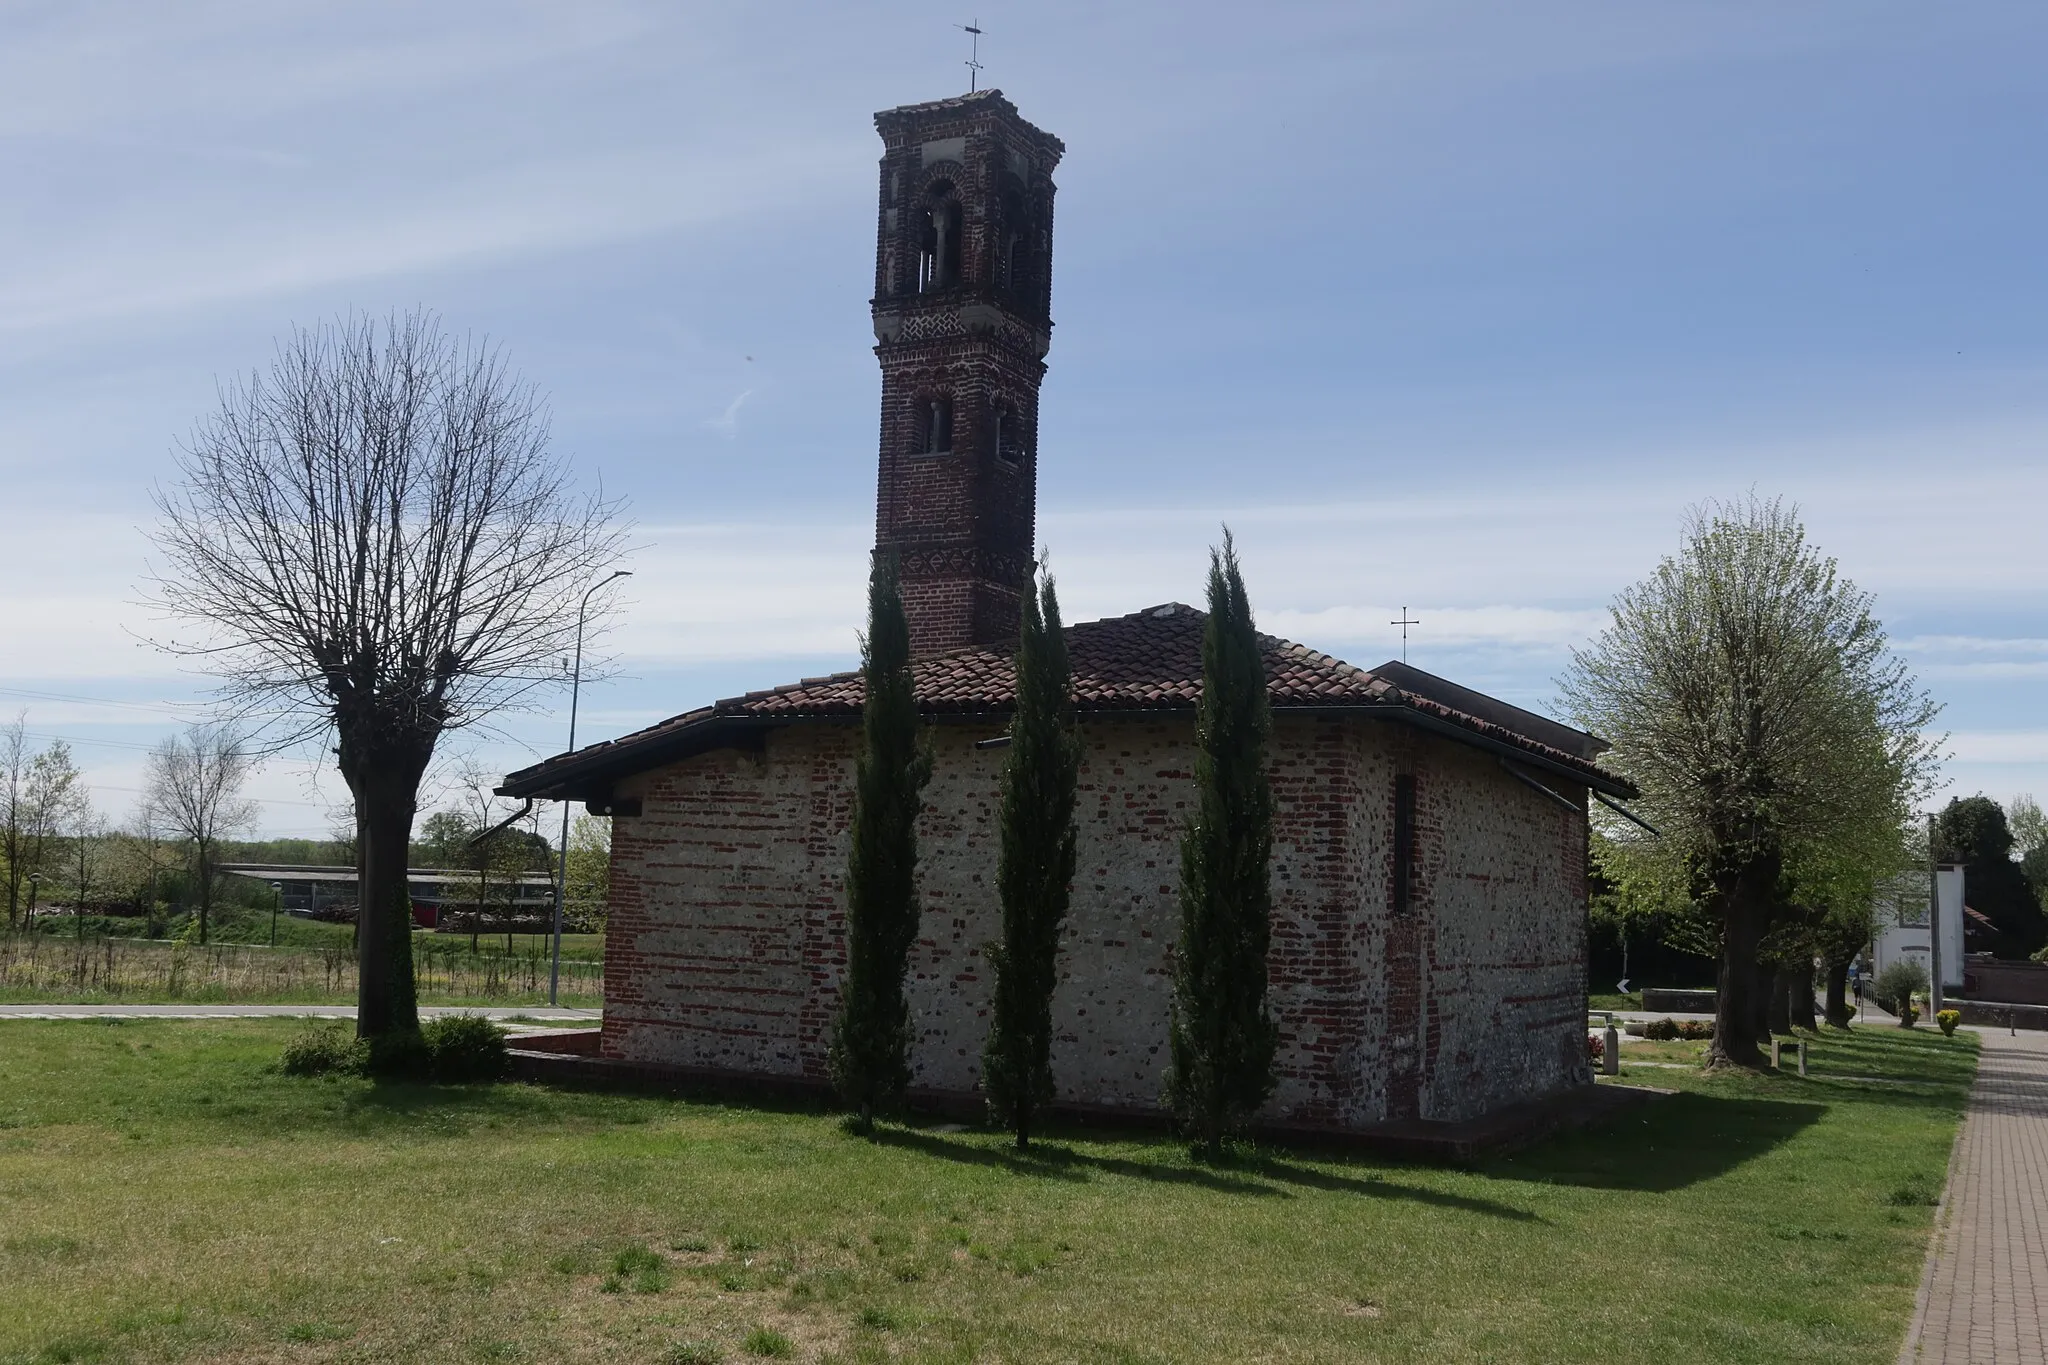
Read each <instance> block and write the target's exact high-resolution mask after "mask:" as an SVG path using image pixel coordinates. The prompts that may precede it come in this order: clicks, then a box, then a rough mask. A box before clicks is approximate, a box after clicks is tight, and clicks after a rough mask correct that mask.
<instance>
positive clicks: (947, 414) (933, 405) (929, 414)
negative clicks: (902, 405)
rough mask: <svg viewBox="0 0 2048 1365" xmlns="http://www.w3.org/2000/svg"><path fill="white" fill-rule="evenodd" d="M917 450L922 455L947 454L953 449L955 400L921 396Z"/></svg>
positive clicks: (918, 405)
mask: <svg viewBox="0 0 2048 1365" xmlns="http://www.w3.org/2000/svg"><path fill="white" fill-rule="evenodd" d="M916 430H917V450H918V453H919V454H922V455H945V454H947V453H949V452H950V451H951V450H952V449H953V400H952V399H950V398H945V397H937V396H935V397H929V398H921V399H919V400H918V404H917V428H916Z"/></svg>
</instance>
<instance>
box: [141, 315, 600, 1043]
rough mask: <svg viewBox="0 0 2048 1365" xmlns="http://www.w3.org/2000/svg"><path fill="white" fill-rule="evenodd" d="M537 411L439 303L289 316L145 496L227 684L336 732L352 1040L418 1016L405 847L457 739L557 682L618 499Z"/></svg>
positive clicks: (200, 649) (183, 604) (173, 600)
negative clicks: (448, 743)
mask: <svg viewBox="0 0 2048 1365" xmlns="http://www.w3.org/2000/svg"><path fill="white" fill-rule="evenodd" d="M548 440H549V431H548V416H547V409H546V404H545V403H544V401H543V400H542V399H541V398H540V396H539V395H538V394H537V393H536V392H535V391H534V389H533V387H532V386H531V385H529V384H528V383H526V382H525V381H524V380H522V379H520V378H519V377H518V376H516V375H515V374H514V373H513V372H512V371H511V370H510V369H509V368H508V366H507V365H506V363H505V360H504V357H503V354H502V353H501V352H500V351H498V350H496V349H494V348H491V347H489V346H483V345H478V344H475V343H471V342H458V341H456V340H454V339H453V338H450V337H447V336H444V335H443V334H442V332H441V330H440V327H439V325H438V323H437V322H436V321H435V320H434V319H433V318H432V317H430V316H425V315H420V314H412V315H408V316H405V317H403V318H398V317H393V318H390V319H388V320H385V321H382V322H380V321H378V320H375V319H371V318H350V319H348V320H346V321H341V322H337V323H334V324H331V325H326V326H321V327H317V328H313V329H310V330H301V331H298V332H296V333H294V334H293V335H292V337H291V338H290V339H289V340H288V341H286V342H284V343H283V344H281V345H280V346H279V348H278V353H277V357H276V359H275V360H274V361H273V362H272V364H271V366H270V369H269V371H268V373H265V374H256V375H252V376H250V377H249V379H247V380H246V381H244V382H242V383H239V384H236V385H230V386H227V387H226V388H225V389H224V390H223V392H222V394H221V399H220V407H219V410H218V411H217V412H215V413H214V414H213V415H212V416H211V417H209V418H207V419H206V420H204V421H203V422H202V423H201V424H200V425H199V427H198V429H197V431H196V433H195V435H194V437H193V439H192V440H191V442H190V444H189V445H188V446H187V447H186V449H185V450H184V451H183V453H182V455H181V457H180V459H179V462H178V463H179V471H180V473H181V475H182V480H181V481H180V482H179V483H178V484H177V485H176V486H174V487H172V488H170V489H167V490H163V491H161V492H160V493H159V494H158V498H157V503H158V509H159V511H160V513H161V516H162V523H161V528H160V530H159V532H158V538H157V541H158V546H159V549H160V550H161V552H162V554H163V557H164V560H165V565H166V571H165V572H164V573H163V574H162V575H161V577H160V579H159V582H160V599H161V603H162V605H163V606H164V607H165V608H167V609H168V610H169V612H170V613H171V614H173V615H174V616H177V617H181V618H184V619H187V620H190V621H195V622H198V623H201V624H202V625H203V626H204V627H206V628H207V638H205V639H204V640H202V641H201V642H199V643H197V644H195V645H191V646H188V647H187V650H188V652H190V653H194V654H199V655H203V656H204V657H206V658H207V659H208V660H210V661H211V662H212V663H213V664H214V666H215V667H216V668H217V670H218V671H219V672H220V673H221V675H222V676H223V678H224V679H225V681H226V683H227V687H228V690H229V692H230V693H231V694H232V695H234V696H236V697H237V698H238V699H239V700H240V701H241V702H242V703H244V704H245V705H247V706H249V707H251V708H252V709H254V708H262V707H269V708H273V709H282V710H284V711H286V712H288V713H291V714H295V715H297V716H298V717H300V718H301V719H302V720H303V721H304V722H305V724H304V725H303V726H302V728H301V729H300V730H299V731H298V732H297V733H301V734H308V735H310V734H312V733H318V732H320V731H323V730H326V731H331V732H332V735H333V737H334V740H335V752H336V755H337V757H338V758H339V760H340V768H341V775H342V778H343V779H344V780H345V781H346V782H347V783H348V787H349V791H350V793H351V794H352V796H353V797H354V803H355V812H356V830H357V853H356V861H357V872H358V876H359V879H360V882H359V887H360V903H359V910H358V916H359V919H358V924H359V933H358V936H357V945H358V955H359V957H360V964H361V965H360V971H359V974H358V980H359V982H360V986H359V990H358V1005H359V1008H358V1010H357V1025H356V1028H357V1032H358V1033H359V1034H360V1035H362V1036H363V1037H366V1038H374V1037H377V1036H379V1035H382V1034H387V1033H395V1032H407V1031H412V1030H416V1029H417V1028H418V1011H417V1009H416V1007H415V1000H414V994H413V973H412V936H411V933H410V923H411V905H410V901H409V899H408V896H407V892H406V870H407V869H406V861H407V850H408V843H409V841H410V838H411V834H412V824H413V817H414V815H415V814H416V811H417V807H418V801H419V787H420V781H421V778H422V777H423V776H424V775H425V773H426V770H427V765H428V763H429V762H430V761H431V760H432V758H433V754H434V747H435V745H436V743H437V742H438V741H439V740H440V737H441V736H442V735H443V734H444V733H445V732H447V731H449V730H451V729H455V728H458V727H461V726H466V725H471V724H474V723H476V722H477V721H479V720H481V719H483V718H484V717H485V716H487V715H489V714H491V713H492V712H494V711H497V710H499V709H501V708H503V707H505V706H507V705H510V704H514V703H516V702H517V701H518V700H519V699H520V698H521V697H522V696H523V695H525V694H527V693H529V692H530V691H531V690H532V689H534V688H536V687H541V686H546V685H552V684H553V683H554V682H556V681H557V679H558V673H557V670H556V668H555V663H556V661H557V660H558V659H560V658H561V657H562V656H563V655H565V654H566V653H567V652H568V649H569V646H570V645H571V644H572V642H573V639H572V637H573V635H574V632H575V629H576V617H577V609H578V599H579V598H580V597H581V595H582V593H583V591H584V588H585V586H586V583H587V580H588V578H589V576H590V574H591V572H592V571H593V570H594V569H596V568H597V567H598V566H600V565H602V564H606V563H608V562H610V561H611V560H612V559H614V558H615V557H616V556H617V555H618V554H619V553H620V551H621V550H622V548H623V546H622V532H621V531H620V530H619V529H618V528H617V527H616V525H615V523H614V517H615V513H616V511H617V504H616V503H613V502H609V501H607V500H606V499H604V498H603V497H602V496H601V495H598V494H588V493H583V492H579V491H577V489H576V488H575V486H574V484H573V483H572V481H571V478H570V474H569V471H568V469H567V467H566V466H565V465H564V464H563V463H562V462H561V461H560V460H558V459H557V458H555V457H554V456H553V455H552V454H551V453H550V451H549V446H548Z"/></svg>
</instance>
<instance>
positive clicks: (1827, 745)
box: [1563, 498, 1936, 1066]
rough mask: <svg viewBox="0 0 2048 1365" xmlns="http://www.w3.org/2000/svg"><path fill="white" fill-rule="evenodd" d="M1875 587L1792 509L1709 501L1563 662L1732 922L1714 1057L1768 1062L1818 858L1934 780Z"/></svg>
mask: <svg viewBox="0 0 2048 1365" xmlns="http://www.w3.org/2000/svg"><path fill="white" fill-rule="evenodd" d="M1871 606H1872V602H1871V598H1870V597H1869V595H1868V594H1866V593H1864V592H1861V591H1859V590H1858V589H1857V588H1856V587H1855V585H1854V584H1852V583H1850V582H1848V581H1847V580H1845V579H1843V578H1842V576H1841V574H1840V572H1839V571H1838V569H1837V567H1836V565H1835V562H1834V561H1833V560H1832V559H1830V558H1828V557H1826V556H1825V555H1823V554H1821V553H1820V552H1819V550H1817V549H1816V548H1815V547H1814V546H1812V545H1811V544H1809V543H1808V541H1807V539H1806V531H1805V528H1804V527H1803V526H1801V525H1800V523H1799V520H1798V517H1797V514H1796V512H1795V511H1794V510H1793V509H1790V508H1787V507H1785V506H1784V505H1783V504H1782V503H1779V502H1765V501H1761V500H1759V499H1756V498H1750V499H1748V500H1746V501H1744V502H1740V503H1735V504H1732V505H1729V504H1724V505H1718V506H1716V505H1710V506H1709V507H1707V508H1705V509H1701V510H1696V511H1695V512H1693V513H1692V515H1691V517H1690V518H1689V520H1688V522H1687V525H1686V527H1685V532H1684V536H1683V539H1682V543H1681V546H1680V549H1679V551H1678V553H1677V554H1676V555H1673V556H1672V557H1670V558H1667V559H1666V560H1664V561H1663V562H1662V563H1661V564H1660V565H1658V567H1657V569H1656V571H1655V573H1653V574H1652V575H1651V576H1650V577H1649V578H1648V579H1646V580H1645V581H1643V582H1641V583H1638V584H1635V585H1634V586H1632V587H1630V588H1628V589H1626V590H1624V591H1623V592H1622V593H1621V594H1620V596H1619V597H1617V598H1616V600H1615V602H1614V605H1613V608H1612V623H1611V624H1610V625H1609V627H1608V628H1607V629H1606V630H1605V631H1603V632H1602V633H1601V635H1600V637H1599V638H1598V639H1597V640H1596V641H1594V643H1593V644H1592V645H1591V646H1589V647H1588V648H1586V649H1583V650H1578V651H1575V652H1574V654H1573V658H1572V666H1571V669H1570V670H1569V672H1568V673H1567V675H1566V677H1565V678H1564V679H1563V691H1564V694H1565V696H1566V698H1567V701H1568V702H1569V704H1570V706H1571V709H1572V711H1573V714H1574V715H1575V716H1576V717H1577V719H1578V720H1579V722H1580V724H1582V725H1583V726H1585V728H1587V729H1589V730H1592V731H1595V732H1596V733H1600V734H1603V735H1605V736H1606V737H1607V738H1608V739H1609V740H1611V741H1612V742H1613V744H1614V748H1613V750H1612V751H1611V752H1610V753H1609V755H1608V757H1607V762H1608V763H1609V764H1610V765H1611V766H1612V767H1614V768H1615V769H1617V770H1618V771H1620V772H1621V773H1623V774H1624V775H1625V776H1627V777H1629V778H1630V779H1632V780H1633V781H1634V782H1635V784H1636V785H1637V787H1638V788H1640V790H1641V792H1642V796H1641V799H1640V802H1639V806H1640V808H1641V809H1642V810H1643V813H1644V814H1645V815H1646V816H1647V817H1648V819H1649V820H1650V822H1651V823H1652V824H1654V825H1656V826H1657V827H1658V828H1659V829H1660V830H1661V831H1662V832H1663V835H1664V837H1663V838H1662V839H1661V840H1658V841H1656V848H1655V850H1654V851H1653V852H1652V853H1651V854H1650V856H1653V857H1655V858H1658V859H1659V860H1661V861H1663V862H1664V864H1665V867H1666V876H1667V878H1670V879H1673V880H1675V879H1678V878H1682V879H1683V884H1684V885H1685V886H1686V887H1687V890H1688V895H1689V898H1690V899H1691V900H1693V901H1694V902H1696V903H1698V904H1699V905H1700V906H1701V907H1702V909H1703V910H1704V912H1705V913H1706V914H1708V915H1709V916H1710V917H1711V919H1712V921H1713V923H1714V925H1715V926H1716V929H1717V937H1718V944H1717V947H1718V950H1719V956H1720V969H1719V978H1718V982H1717V985H1718V992H1717V1004H1716V1013H1717V1017H1716V1021H1715V1030H1714V1042H1713V1052H1712V1058H1713V1060H1714V1061H1715V1062H1716V1063H1736V1064H1740V1065H1744V1066H1761V1065H1762V1061H1763V1058H1762V1055H1761V1053H1760V1052H1759V1051H1758V1047H1757V1044H1758V1041H1759V1039H1760V1038H1761V1037H1762V1035H1763V1029H1764V1027H1765V1026H1766V1022H1767V1020H1766V1013H1767V1011H1766V1010H1765V1009H1764V1008H1763V1006H1765V1005H1767V1004H1768V1001H1769V998H1770V996H1771V993H1772V992H1771V987H1770V984H1769V982H1770V980H1771V978H1763V977H1762V976H1761V973H1762V969H1763V964H1764V963H1765V961H1766V951H1765V949H1766V943H1765V940H1766V936H1767V935H1768V934H1769V933H1770V932H1771V930H1772V929H1773V927H1774V925H1775V924H1776V923H1777V922H1778V921H1779V920H1781V919H1782V918H1784V917H1785V916H1784V913H1783V912H1784V911H1786V910H1787V909H1788V908H1789V907H1791V906H1793V905H1796V904H1798V901H1799V891H1798V875H1799V870H1800V868H1801V867H1802V865H1804V864H1805V863H1806V862H1807V861H1809V860H1810V859H1811V858H1813V856H1814V855H1815V854H1816V852H1817V851H1820V850H1826V849H1829V848H1831V847H1835V846H1847V845H1853V844H1855V843H1857V842H1858V841H1860V840H1861V839H1863V838H1865V837H1866V836H1867V833H1868V830H1869V829H1870V827H1871V826H1872V823H1873V812H1885V813H1888V818H1889V820H1890V823H1891V825H1892V826H1893V827H1894V828H1896V827H1897V825H1898V824H1899V823H1900V819H1899V817H1900V816H1901V815H1902V814H1903V812H1904V810H1905V809H1906V808H1907V807H1908V805H1909V804H1910V801H1911V799H1912V798H1913V797H1915V796H1917V795H1919V794H1920V793H1921V792H1923V791H1924V790H1925V789H1926V784H1927V778H1928V775H1929V774H1930V773H1931V771H1932V767H1933V763H1934V759H1935V745H1934V744H1933V742H1932V741H1931V740H1930V739H1929V738H1928V737H1927V735H1926V734H1925V729H1926V726H1927V725H1928V724H1929V722H1930V721H1931V720H1932V719H1933V716H1934V714H1935V709H1936V708H1935V707H1934V706H1933V705H1932V703H1930V702H1929V701H1928V700H1927V698H1926V696H1925V695H1924V694H1923V693H1921V692H1920V691H1919V690H1918V688H1917V687H1916V686H1915V685H1914V683H1913V681H1912V678H1911V676H1910V675H1909V674H1908V673H1907V671H1906V667H1905V665H1904V663H1903V662H1901V661H1900V660H1898V659H1897V658H1896V657H1894V656H1893V655H1892V653H1891V651H1890V648H1889V646H1888V643H1887V641H1886V637H1885V633H1884V628H1883V626H1882V625H1881V624H1880V623H1879V621H1878V619H1877V617H1876V615H1875V614H1874V613H1873V611H1872V610H1871Z"/></svg>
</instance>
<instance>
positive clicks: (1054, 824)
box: [981, 574, 1081, 1149]
mask: <svg viewBox="0 0 2048 1365" xmlns="http://www.w3.org/2000/svg"><path fill="white" fill-rule="evenodd" d="M1080 769H1081V746H1080V742H1079V740H1078V739H1077V738H1076V737H1075V734H1074V702H1073V689H1072V683H1071V678H1070V674H1069V669H1068V665H1067V640H1066V636H1065V635H1064V634H1063V633H1062V632H1061V630H1060V604H1059V599H1058V597H1057V596H1056V595H1055V594H1054V591H1053V581H1052V576H1051V575H1050V574H1047V575H1045V577H1044V582H1043V585H1042V586H1041V587H1040V589H1039V591H1038V593H1037V594H1033V593H1026V594H1025V595H1024V602H1023V611H1022V621H1021V630H1020V633H1019V638H1018V641H1017V710H1016V714H1015V716H1014V718H1013V719H1012V720H1011V722H1010V748H1009V763H1008V765H1007V766H1006V767H1005V768H1004V770H1003V801H1002V851H1001V855H1000V861H999V863H998V864H997V870H996V885H997V888H998V890H999V892H1000V894H1001V897H1002V907H1003V937H1002V941H1001V942H999V943H991V944H990V945H988V948H987V950H986V951H987V954H988V957H989V960H990V962H991V963H992V964H993V965H994V967H995V974H996V991H995V1006H994V1009H993V1011H992V1012H991V1018H990V1020H989V1030H988V1042H987V1043H986V1044H985V1045H984V1046H983V1048H982V1052H981V1079H982V1085H983V1087H984V1088H985V1089H986V1090H987V1092H988V1105H989V1111H990V1113H991V1114H992V1115H993V1116H994V1118H995V1119H996V1121H997V1122H999V1123H1002V1124H1003V1125H1004V1126H1005V1127H1007V1128H1009V1129H1010V1130H1011V1131H1012V1132H1014V1133H1016V1135H1017V1146H1018V1148H1019V1149H1022V1148H1024V1147H1027V1146H1029V1145H1030V1141H1031V1121H1032V1118H1033V1116H1034V1115H1035V1114H1036V1113H1037V1112H1038V1111H1039V1110H1040V1109H1042V1108H1043V1107H1044V1106H1045V1105H1047V1104H1050V1103H1051V1102H1052V1093H1053V1089H1052V993H1053V987H1054V986H1055V985H1056V984H1057V979H1058V978H1057V973H1058V966H1059V947H1060V924H1061V922H1062V921H1063V920H1065V919H1066V917H1067V894H1068V889H1069V887H1070V886H1071V885H1072V883H1073V880H1074V788H1075V784H1076V783H1077V782H1078V781H1079V778H1080Z"/></svg>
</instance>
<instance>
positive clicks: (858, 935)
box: [831, 555, 932, 1132]
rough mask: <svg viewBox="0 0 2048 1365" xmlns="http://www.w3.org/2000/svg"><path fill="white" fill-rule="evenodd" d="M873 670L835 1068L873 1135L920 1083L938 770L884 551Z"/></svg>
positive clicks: (867, 667) (870, 659)
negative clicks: (920, 888) (913, 1066)
mask: <svg viewBox="0 0 2048 1365" xmlns="http://www.w3.org/2000/svg"><path fill="white" fill-rule="evenodd" d="M861 673H862V676H863V679H864V681H865V683H866V693H867V695H866V700H865V702H864V704H863V706H862V708H861V749H860V756H859V758H858V759H857V760H856V762H855V773H854V802H853V838H852V848H851V850H850V851H849V853H848V855H847V861H846V976H845V979H844V981H843V982H842V983H841V986H840V995H839V1017H838V1019H837V1020H836V1021H835V1022H834V1024H833V1029H832V1049H831V1065H832V1081H833V1084H834V1085H835V1086H837V1087H838V1090H839V1095H840V1098H841V1099H842V1100H843V1101H844V1102H845V1103H846V1105H847V1106H848V1107H849V1108H851V1109H853V1110H854V1112H855V1113H856V1114H857V1115H858V1116H859V1119H860V1127H861V1130H862V1131H863V1132H872V1131H873V1129H874V1122H875V1111H876V1109H877V1108H879V1107H881V1106H884V1105H886V1104H888V1103H889V1102H891V1101H892V1100H894V1099H896V1098H897V1097H899V1096H900V1095H901V1094H902V1093H903V1088H904V1087H905V1086H906V1085H908V1084H909V1082H910V1004H909V1002H908V1001H907V1000H905V999H904V996H903V978H904V976H905V975H906V973H907V972H908V969H909V961H910V945H911V944H912V943H914V942H915V941H916V939H917V919H918V906H917V880H916V878H917V816H918V811H919V810H920V809H921V807H922V806H923V804H924V796H923V792H924V784H925V783H926V782H927V781H928V780H929V779H930V778H931V775H932V760H931V754H930V752H929V750H928V749H927V748H926V747H925V743H924V735H923V731H922V727H921V726H920V724H919V722H918V715H917V694H916V690H915V687H914V685H913V683H912V681H911V674H910V623H909V621H908V620H907V619H906V618H905V617H904V614H903V597H902V593H901V592H900V590H899V588H898V585H897V577H896V563H895V560H894V559H893V558H890V557H887V556H881V555H878V556H876V558H875V562H874V565H873V568H872V570H871V572H870V574H869V578H868V629H867V634H866V635H865V636H863V637H862V639H861Z"/></svg>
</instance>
